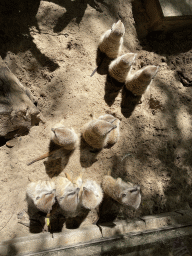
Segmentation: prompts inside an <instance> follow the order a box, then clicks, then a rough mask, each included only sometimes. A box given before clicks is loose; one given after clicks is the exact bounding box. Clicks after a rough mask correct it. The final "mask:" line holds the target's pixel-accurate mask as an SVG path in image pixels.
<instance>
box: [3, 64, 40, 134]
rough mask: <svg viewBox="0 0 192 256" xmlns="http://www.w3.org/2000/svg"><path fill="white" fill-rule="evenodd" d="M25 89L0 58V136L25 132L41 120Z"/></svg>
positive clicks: (30, 96)
mask: <svg viewBox="0 0 192 256" xmlns="http://www.w3.org/2000/svg"><path fill="white" fill-rule="evenodd" d="M33 102H34V100H33V97H32V95H31V94H30V92H29V90H27V89H26V88H25V87H24V86H23V85H22V84H21V83H20V82H19V80H18V79H17V77H16V76H15V75H14V74H13V73H12V72H11V71H10V70H9V68H8V67H7V66H6V65H5V63H4V62H3V61H2V60H1V59H0V137H4V138H5V139H11V138H13V137H14V136H15V135H16V134H17V135H22V134H26V133H27V132H28V131H29V129H30V127H31V126H33V125H38V123H39V122H40V121H41V118H40V112H39V110H38V109H37V107H36V106H35V105H34V103H33Z"/></svg>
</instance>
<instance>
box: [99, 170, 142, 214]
mask: <svg viewBox="0 0 192 256" xmlns="http://www.w3.org/2000/svg"><path fill="white" fill-rule="evenodd" d="M102 188H103V191H104V193H105V194H107V195H108V196H110V197H111V198H113V199H114V200H115V201H117V202H119V203H120V204H122V205H126V206H130V207H133V208H134V209H138V207H139V205H140V203H141V194H140V187H139V186H137V185H133V184H132V183H126V182H124V181H122V179H121V178H118V179H117V180H115V179H114V178H112V177H111V176H109V175H106V176H104V178H103V182H102Z"/></svg>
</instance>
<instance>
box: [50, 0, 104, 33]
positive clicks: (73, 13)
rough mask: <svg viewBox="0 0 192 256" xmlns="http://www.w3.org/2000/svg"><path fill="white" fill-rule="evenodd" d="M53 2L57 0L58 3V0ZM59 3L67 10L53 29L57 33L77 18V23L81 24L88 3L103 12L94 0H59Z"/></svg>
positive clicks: (101, 0)
mask: <svg viewBox="0 0 192 256" xmlns="http://www.w3.org/2000/svg"><path fill="white" fill-rule="evenodd" d="M52 2H56V3H57V4H58V1H53V0H52ZM100 2H101V3H102V4H105V3H103V0H100ZM59 4H60V5H61V6H63V7H64V8H65V9H66V12H65V13H64V14H63V16H61V17H60V18H59V19H58V21H57V24H56V25H55V27H54V29H53V30H54V32H56V33H58V32H61V31H62V30H63V29H64V28H65V27H66V26H67V25H68V24H69V23H70V22H71V21H72V20H75V22H76V23H77V24H80V22H81V20H82V18H83V16H84V14H85V11H86V9H87V6H88V4H89V5H90V6H91V7H92V8H94V9H96V10H97V11H99V12H103V11H102V9H101V8H100V6H99V5H98V4H97V3H96V2H95V1H94V0H76V1H71V0H65V1H61V0H59Z"/></svg>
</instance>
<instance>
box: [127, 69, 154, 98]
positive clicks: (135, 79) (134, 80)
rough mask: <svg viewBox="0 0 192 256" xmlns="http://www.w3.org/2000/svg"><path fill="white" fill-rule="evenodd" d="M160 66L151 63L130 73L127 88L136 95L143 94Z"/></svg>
mask: <svg viewBox="0 0 192 256" xmlns="http://www.w3.org/2000/svg"><path fill="white" fill-rule="evenodd" d="M157 70H158V67H156V66H154V65H149V66H147V67H144V68H142V69H140V70H138V71H136V72H135V73H133V74H131V73H130V74H128V76H127V78H126V82H125V86H126V88H127V89H128V90H129V91H131V92H132V93H133V94H135V95H142V94H144V92H145V91H146V89H147V88H149V86H150V83H151V82H152V79H153V78H154V77H155V75H156V73H157Z"/></svg>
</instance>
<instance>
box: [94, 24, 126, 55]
mask: <svg viewBox="0 0 192 256" xmlns="http://www.w3.org/2000/svg"><path fill="white" fill-rule="evenodd" d="M124 33H125V27H124V25H123V23H122V22H121V21H120V20H119V21H118V22H116V23H114V24H113V25H112V28H111V29H109V30H107V31H106V32H105V33H104V34H103V35H102V36H101V39H100V43H99V49H100V51H101V52H103V53H105V54H106V55H107V56H108V57H109V58H112V59H115V58H117V56H118V55H119V53H120V51H121V47H122V44H123V35H124Z"/></svg>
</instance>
